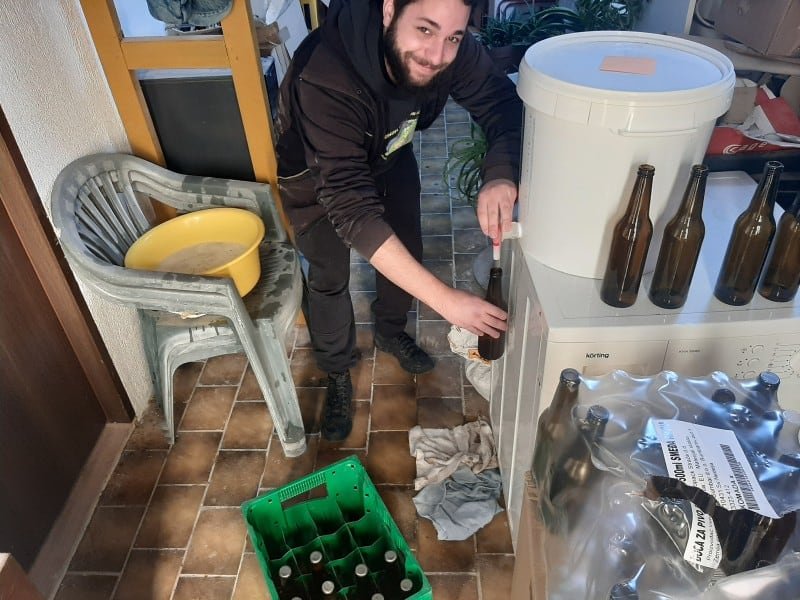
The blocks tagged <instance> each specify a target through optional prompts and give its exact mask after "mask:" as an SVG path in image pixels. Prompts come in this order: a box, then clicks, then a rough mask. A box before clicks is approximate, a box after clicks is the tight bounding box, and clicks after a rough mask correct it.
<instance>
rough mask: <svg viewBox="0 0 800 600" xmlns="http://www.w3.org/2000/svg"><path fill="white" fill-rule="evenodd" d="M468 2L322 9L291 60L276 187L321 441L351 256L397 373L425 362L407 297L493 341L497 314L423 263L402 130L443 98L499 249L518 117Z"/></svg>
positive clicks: (377, 335) (407, 138) (439, 106)
mask: <svg viewBox="0 0 800 600" xmlns="http://www.w3.org/2000/svg"><path fill="white" fill-rule="evenodd" d="M479 3H480V2H479V1H478V0H332V2H331V3H330V7H329V10H328V12H327V16H326V19H325V23H324V24H323V25H322V26H321V27H320V28H319V29H317V30H315V31H313V32H312V33H311V34H310V35H309V36H308V38H307V39H306V40H304V42H303V43H302V44H301V45H300V47H299V48H298V49H297V51H296V52H295V55H294V57H293V60H292V64H291V65H290V67H289V70H288V72H287V74H286V76H285V78H284V81H283V83H282V85H281V95H280V111H279V113H280V119H279V121H280V123H279V128H278V129H279V132H280V133H279V139H278V144H277V152H278V176H279V177H278V183H279V187H280V190H281V199H282V202H283V207H284V210H285V212H286V215H287V217H288V219H289V221H290V222H291V225H292V228H293V234H294V235H293V237H294V241H295V244H296V245H297V247H298V249H299V250H300V252H301V253H302V254H303V256H304V257H305V259H306V260H307V262H308V272H307V276H306V289H305V290H304V313H305V316H306V322H307V325H308V329H309V333H310V337H311V343H312V345H313V347H314V355H315V359H316V361H317V364H318V366H319V368H320V369H321V370H323V371H325V372H326V373H328V389H327V397H326V403H325V416H324V422H323V425H322V435H323V437H325V438H326V439H328V440H342V439H344V438H345V437H347V435H348V434H349V432H350V429H351V427H352V402H351V400H352V395H353V390H352V384H351V380H350V369H351V368H352V367H353V366H354V365H355V364H356V362H357V360H358V356H357V353H356V345H355V319H354V316H353V306H352V302H351V299H350V294H349V289H348V285H349V278H350V248H354V249H355V250H356V251H357V252H358V253H359V254H360V255H361V256H363V257H364V258H365V259H367V260H368V261H369V262H370V263H371V264H372V265H373V266H374V267H375V270H376V290H377V298H376V300H375V301H374V302H373V304H372V310H373V313H374V317H375V329H374V339H375V346H376V347H377V348H378V349H379V350H381V351H384V352H389V353H391V354H392V355H394V356H395V357H396V358H397V359H398V361H399V362H400V365H401V366H402V367H403V368H404V369H405V370H406V371H408V372H410V373H425V372H427V371H429V370H431V369H432V368H433V366H434V362H433V360H432V358H431V357H430V356H429V355H428V354H427V353H426V352H425V351H424V350H423V349H422V348H420V347H419V346H418V345H417V344H416V342H415V341H414V340H413V339H412V338H411V337H410V336H409V335H408V334H407V333H406V332H405V327H406V319H407V313H408V311H409V309H410V308H411V303H412V299H413V298H418V299H419V300H421V301H422V302H424V303H425V304H427V305H428V306H429V307H431V308H432V309H433V310H435V311H436V312H437V313H439V314H440V315H442V316H443V317H444V318H445V319H447V320H448V321H449V322H451V323H453V324H454V325H458V326H460V327H463V328H465V329H468V330H469V331H472V332H473V333H476V334H478V335H481V334H487V335H491V336H492V337H497V336H498V335H499V332H500V331H504V330H505V328H506V317H507V315H506V313H505V312H504V311H503V310H501V309H500V308H498V307H496V306H494V305H492V304H490V303H488V302H486V301H484V300H483V299H482V298H479V297H478V296H475V295H473V294H470V293H468V292H465V291H463V290H458V289H455V288H452V287H450V286H448V285H446V284H444V283H443V282H441V281H440V280H439V279H437V278H436V277H435V276H434V275H433V274H432V273H431V272H429V271H428V270H427V269H426V268H425V267H424V266H423V265H422V263H421V261H422V235H421V225H420V180H419V170H418V167H417V162H416V159H415V157H414V152H413V147H412V143H411V142H412V139H413V135H414V132H415V131H417V130H421V129H425V128H426V127H428V126H430V125H431V123H433V121H434V120H435V119H436V117H437V116H438V115H439V114H440V113H441V112H442V110H443V108H444V105H445V103H446V101H447V99H448V96H449V97H452V98H453V100H455V101H456V102H457V103H458V104H460V105H461V106H463V107H464V108H465V109H467V111H469V113H470V115H471V116H472V118H473V119H474V120H475V122H477V123H478V125H479V126H480V127H481V129H482V130H483V132H484V133H485V135H486V138H487V141H488V152H487V154H486V159H485V161H484V164H483V167H482V180H483V186H482V188H481V190H480V193H479V196H478V207H477V211H478V220H479V222H480V226H481V229H482V230H483V232H484V233H485V234H486V235H487V236H489V237H491V238H492V239H493V240H495V241H497V242H498V243H499V240H500V238H501V237H502V232H503V231H505V230H508V229H509V228H510V227H511V215H512V210H513V206H514V202H515V201H516V197H517V186H516V183H515V182H516V181H517V179H518V174H519V154H520V130H521V122H522V105H521V102H520V100H519V98H518V96H517V94H516V92H515V90H514V87H513V85H512V83H511V82H510V81H509V80H508V78H507V77H506V76H505V75H504V74H503V73H501V72H500V71H499V70H498V69H496V68H495V67H494V66H493V63H492V61H491V59H490V58H489V56H488V55H487V54H486V52H485V50H484V49H483V48H482V46H480V45H479V44H478V43H477V41H476V40H475V39H474V37H473V36H472V35H471V34H470V33H469V32H468V31H467V23H468V21H469V19H470V15H471V12H472V10H473V9H474V8H475V5H477V4H479Z"/></svg>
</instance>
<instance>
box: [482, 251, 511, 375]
mask: <svg viewBox="0 0 800 600" xmlns="http://www.w3.org/2000/svg"><path fill="white" fill-rule="evenodd" d="M486 301H487V302H491V303H492V304H494V305H495V306H499V307H500V308H502V309H503V310H506V309H507V308H508V307H507V306H506V302H505V300H503V269H501V268H500V267H492V268H491V269H490V270H489V286H488V288H487V289H486ZM505 346H506V333H505V331H501V332H500V337H497V338H493V337H492V336H490V335H486V334H484V335H482V336H480V337H478V354H480V355H481V358H483V359H484V360H497V359H498V358H500V357H501V356H503V350H504V349H505Z"/></svg>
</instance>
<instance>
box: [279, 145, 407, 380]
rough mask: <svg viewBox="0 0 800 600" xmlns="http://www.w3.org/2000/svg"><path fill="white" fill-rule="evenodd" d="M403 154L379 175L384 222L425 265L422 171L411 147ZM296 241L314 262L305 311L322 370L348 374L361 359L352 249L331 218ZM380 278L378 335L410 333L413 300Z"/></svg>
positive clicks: (376, 307)
mask: <svg viewBox="0 0 800 600" xmlns="http://www.w3.org/2000/svg"><path fill="white" fill-rule="evenodd" d="M398 152H399V153H400V154H399V155H398V156H397V158H396V159H395V161H396V162H395V164H394V165H393V167H392V168H391V169H390V170H389V171H388V172H386V173H384V174H382V175H379V176H377V177H376V183H377V185H378V191H379V192H380V193H381V194H382V195H383V204H384V207H385V211H384V218H385V219H386V221H387V222H388V223H389V225H390V226H391V227H392V229H393V230H394V232H395V234H396V235H397V237H398V238H400V241H401V242H402V243H403V244H404V245H405V247H406V248H407V249H408V251H409V252H410V253H411V255H412V256H413V257H414V258H416V259H417V260H418V261H420V262H421V261H422V229H421V225H420V205H419V203H420V183H419V170H418V168H417V161H416V159H415V158H414V152H413V149H412V146H411V144H409V145H407V146H406V147H404V148H403V149H401V150H398ZM295 243H296V245H297V247H298V248H299V250H300V252H302V253H303V256H304V257H305V258H306V260H307V261H308V275H307V277H306V286H305V289H304V290H303V291H304V294H303V309H304V314H305V317H306V323H307V325H308V330H309V333H310V335H311V343H312V345H313V346H314V353H315V358H316V361H317V366H318V367H319V368H320V369H321V370H323V371H325V372H328V373H330V372H338V371H346V370H348V369H350V368H351V367H353V366H354V365H355V363H356V360H357V355H356V328H355V317H354V315H353V303H352V300H351V298H350V291H349V289H348V286H349V283H350V249H349V248H348V247H347V246H346V245H345V244H344V243H343V242H342V240H341V238H339V236H338V235H337V234H336V231H335V230H334V228H333V226H332V225H331V223H330V221H329V220H328V219H320V220H319V221H317V222H316V223H315V224H314V225H312V226H311V228H310V229H308V230H307V231H305V232H303V233H301V234H299V235H297V236H296V239H295ZM375 276H376V281H375V284H376V291H377V298H376V300H375V302H373V304H372V311H373V313H374V314H375V331H376V332H377V333H379V334H381V335H382V336H386V337H393V336H395V335H397V334H399V333H401V332H402V331H403V330H404V329H405V327H406V321H407V313H408V311H409V310H410V309H411V302H412V300H413V298H412V296H411V295H410V294H408V293H407V292H405V291H404V290H402V289H401V288H399V287H397V286H396V285H395V284H393V283H392V282H391V281H389V280H388V279H386V277H384V276H383V275H381V274H380V273H379V272H378V271H376V272H375Z"/></svg>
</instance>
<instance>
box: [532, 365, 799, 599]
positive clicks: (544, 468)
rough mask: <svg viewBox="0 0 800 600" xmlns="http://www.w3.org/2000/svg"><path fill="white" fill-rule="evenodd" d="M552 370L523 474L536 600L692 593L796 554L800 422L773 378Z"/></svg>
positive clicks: (665, 596)
mask: <svg viewBox="0 0 800 600" xmlns="http://www.w3.org/2000/svg"><path fill="white" fill-rule="evenodd" d="M569 371H571V372H572V375H569V373H568V372H569ZM564 373H567V377H566V379H565V375H564ZM564 373H562V380H561V384H560V385H559V388H558V389H557V391H556V395H555V397H554V399H553V403H552V404H551V406H550V407H548V408H547V409H546V410H545V412H544V413H543V414H542V417H541V419H540V422H539V429H538V432H537V441H536V449H535V455H534V464H533V469H532V471H533V475H534V479H535V481H536V483H537V487H538V488H539V507H540V511H541V516H542V520H543V521H544V524H545V528H546V533H545V535H544V536H543V537H542V548H541V550H542V556H544V557H545V560H546V562H547V573H548V582H547V589H548V596H547V597H548V598H564V599H566V598H570V599H579V598H586V599H587V600H589V599H592V600H595V599H604V598H659V599H662V598H663V599H671V598H676V599H677V598H683V597H689V596H691V597H693V598H696V597H698V596H699V595H700V594H701V593H703V592H704V591H705V590H707V589H709V588H710V587H711V586H712V584H713V582H715V581H717V580H719V581H724V580H725V579H727V578H725V576H726V575H732V574H733V573H738V572H741V571H745V572H746V573H752V574H753V576H756V575H758V577H761V575H760V571H761V569H757V570H756V571H752V570H751V569H754V568H756V567H762V566H766V565H769V564H772V563H774V562H775V561H777V560H778V559H779V557H780V556H781V555H785V554H787V553H790V552H792V551H794V550H800V533H798V527H797V523H796V514H795V511H797V510H798V509H800V486H799V485H798V482H799V481H800V442H799V441H798V433H800V415H798V414H797V413H794V412H792V411H783V410H781V408H780V406H779V404H778V394H777V389H778V386H779V383H780V380H779V379H778V378H777V376H775V375H774V374H772V373H762V374H761V375H759V377H757V378H755V379H752V380H742V381H740V380H735V379H731V378H729V377H728V376H727V375H725V374H724V373H721V372H714V373H711V374H710V375H708V376H706V377H697V378H687V377H680V376H678V375H677V374H675V373H672V372H669V371H665V372H662V373H660V374H658V375H656V376H653V377H633V376H630V375H628V374H627V373H625V372H623V371H615V372H613V373H610V374H609V375H606V376H603V377H598V378H588V377H580V376H578V375H577V372H575V371H572V370H570V369H567V370H565V371H564ZM570 378H572V379H574V380H575V381H577V380H578V379H579V383H575V381H572V383H571V384H570ZM570 385H572V388H571V391H570ZM578 391H579V393H578ZM787 564H789V563H787ZM786 569H789V566H787V567H786ZM743 575H744V574H743ZM723 597H724V596H723Z"/></svg>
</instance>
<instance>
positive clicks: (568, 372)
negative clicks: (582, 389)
mask: <svg viewBox="0 0 800 600" xmlns="http://www.w3.org/2000/svg"><path fill="white" fill-rule="evenodd" d="M561 381H562V382H563V383H573V384H576V385H577V384H579V383H580V382H581V374H580V373H578V372H577V371H576V370H575V369H564V370H563V371H561Z"/></svg>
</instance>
